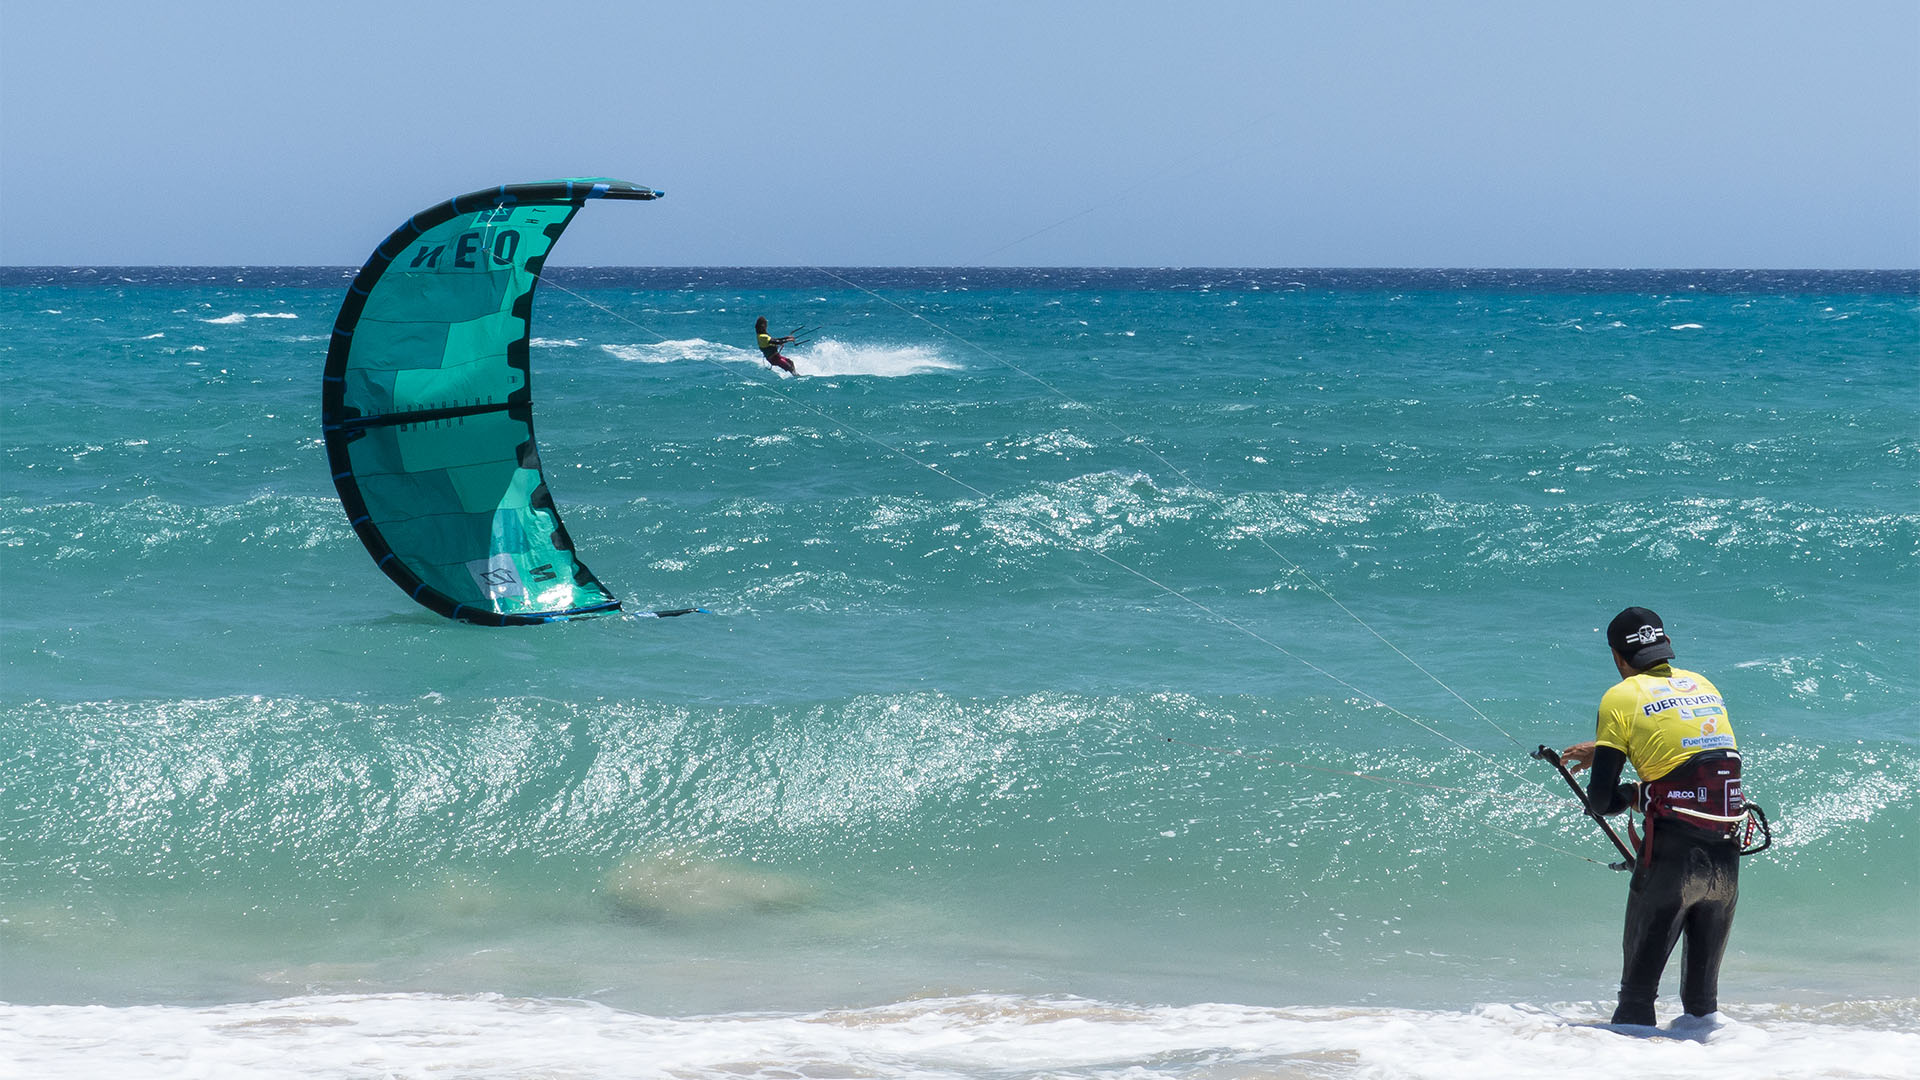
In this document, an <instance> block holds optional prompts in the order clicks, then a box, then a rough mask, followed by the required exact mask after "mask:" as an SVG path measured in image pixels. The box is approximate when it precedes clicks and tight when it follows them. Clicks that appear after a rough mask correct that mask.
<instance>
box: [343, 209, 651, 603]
mask: <svg viewBox="0 0 1920 1080" xmlns="http://www.w3.org/2000/svg"><path fill="white" fill-rule="evenodd" d="M660 195H661V193H660V192H658V191H654V190H652V189H650V188H645V187H641V186H640V185H638V184H631V183H628V182H626V181H624V180H605V179H592V180H551V181H547V182H544V183H537V184H506V185H503V186H501V187H497V188H490V189H488V190H485V191H476V192H473V193H471V194H467V195H462V196H460V197H458V198H455V199H449V200H448V201H446V202H443V203H441V204H440V205H438V206H435V207H433V208H432V209H429V210H423V211H421V212H420V213H418V214H415V215H414V216H413V217H412V218H411V219H409V220H408V221H407V223H406V224H405V225H402V226H401V227H400V228H398V229H396V230H394V232H393V234H392V235H391V236H389V237H387V239H386V240H385V241H384V242H382V243H381V244H380V246H379V247H378V248H376V249H374V252H373V255H372V256H371V257H370V258H368V259H367V262H366V265H365V266H363V267H361V268H360V273H359V275H358V276H356V277H355V278H354V279H353V285H352V286H351V287H350V288H348V290H347V297H346V300H345V301H344V302H342V303H341V305H340V315H339V317H338V318H337V319H336V320H335V321H334V324H333V339H332V342H331V344H329V345H328V347H327V367H326V374H325V377H324V381H323V384H322V390H321V405H320V424H321V430H322V432H323V433H324V435H325V439H326V445H327V462H328V465H329V466H330V467H331V469H332V472H333V483H334V487H335V488H337V489H338V490H339V492H340V502H341V504H342V505H343V506H345V508H346V511H347V517H348V519H349V520H350V521H352V523H353V530H354V532H355V533H357V534H359V537H360V540H361V542H362V543H364V544H365V545H366V546H367V551H368V552H369V553H371V554H372V555H373V559H374V562H375V563H376V564H377V565H378V566H379V567H380V569H381V570H382V571H384V572H385V573H386V575H387V576H388V577H389V578H392V579H393V581H394V583H395V584H397V585H399V586H400V588H401V589H402V590H403V591H405V592H406V593H407V595H409V596H411V597H413V598H414V599H415V600H417V601H419V602H420V603H421V604H424V605H426V606H427V607H429V608H432V609H433V610H434V611H437V612H439V613H440V614H442V615H445V616H446V617H448V618H450V619H459V620H461V621H463V622H470V623H480V624H483V625H487V626H519V625H526V624H530V623H544V622H552V621H555V620H558V619H569V618H574V617H577V616H582V615H596V614H602V613H605V612H610V611H617V610H619V608H620V601H619V600H617V599H615V598H614V596H613V594H612V593H611V592H609V591H608V590H607V587H606V586H604V585H602V584H601V583H600V581H599V579H598V578H595V577H594V576H593V573H592V572H591V571H589V570H588V569H587V567H586V564H585V563H582V562H581V561H580V559H579V558H578V556H577V555H576V554H575V553H574V549H573V540H572V538H570V537H569V536H568V535H567V528H566V526H565V525H563V524H561V521H560V512H559V510H558V509H557V508H556V507H555V506H554V504H553V498H552V496H551V495H549V494H548V493H547V482H546V477H545V476H543V475H542V474H541V472H540V452H539V450H538V448H537V445H536V443H535V442H534V437H533V396H532V379H531V377H530V370H529V364H528V351H529V344H528V343H529V339H530V337H531V325H532V321H533V289H534V286H535V285H536V284H538V283H539V281H540V270H541V267H542V265H543V264H544V263H545V262H546V258H547V253H548V252H550V251H551V250H552V249H553V245H554V243H555V242H556V241H558V240H559V239H560V233H561V232H562V231H563V230H565V229H566V227H567V223H568V222H570V221H572V220H573V215H574V214H575V213H576V212H578V211H579V209H580V207H581V206H583V205H585V203H586V201H587V200H588V199H657V198H659V197H660ZM657 614H662V615H665V614H679V613H678V612H658V613H657Z"/></svg>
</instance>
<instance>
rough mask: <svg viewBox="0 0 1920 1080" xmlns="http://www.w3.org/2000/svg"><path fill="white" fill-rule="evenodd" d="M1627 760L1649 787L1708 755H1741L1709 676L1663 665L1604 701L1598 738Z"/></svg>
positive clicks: (1633, 679) (1619, 687)
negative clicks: (1707, 752)
mask: <svg viewBox="0 0 1920 1080" xmlns="http://www.w3.org/2000/svg"><path fill="white" fill-rule="evenodd" d="M1594 742H1595V743H1596V744H1598V745H1600V746H1610V747H1612V748H1614V749H1615V750H1618V751H1620V752H1621V753H1623V754H1625V755H1627V760H1628V761H1630V762H1632V763H1633V771H1634V772H1635V773H1636V774H1638V775H1639V777H1640V779H1641V780H1643V781H1652V780H1658V779H1660V778H1661V777H1663V776H1665V775H1667V774H1668V773H1670V772H1672V771H1673V770H1674V769H1675V768H1676V767H1677V766H1679V765H1681V764H1683V763H1684V762H1685V761H1686V760H1687V759H1688V758H1691V757H1692V756H1693V755H1695V754H1698V753H1700V752H1702V751H1705V750H1737V749H1739V747H1738V746H1737V745H1736V744H1735V742H1734V739H1733V724H1732V722H1731V721H1730V720H1729V719H1728V717H1727V705H1726V702H1724V701H1722V700H1721V699H1720V691H1719V690H1717V689H1715V688H1714V685H1713V684H1712V683H1710V682H1708V681H1707V680H1706V678H1705V677H1704V676H1701V675H1697V674H1695V673H1694V672H1691V671H1682V670H1681V669H1679V668H1676V667H1674V666H1673V665H1671V664H1659V665H1657V666H1655V667H1652V668H1649V669H1647V670H1646V671H1643V672H1641V673H1639V674H1638V675H1632V676H1629V677H1627V678H1625V679H1622V680H1621V681H1620V682H1619V683H1617V684H1615V685H1614V687H1613V689H1611V690H1608V691H1607V693H1606V696H1604V697H1602V698H1601V699H1600V722H1599V727H1598V729H1597V732H1596V735H1595V737H1594Z"/></svg>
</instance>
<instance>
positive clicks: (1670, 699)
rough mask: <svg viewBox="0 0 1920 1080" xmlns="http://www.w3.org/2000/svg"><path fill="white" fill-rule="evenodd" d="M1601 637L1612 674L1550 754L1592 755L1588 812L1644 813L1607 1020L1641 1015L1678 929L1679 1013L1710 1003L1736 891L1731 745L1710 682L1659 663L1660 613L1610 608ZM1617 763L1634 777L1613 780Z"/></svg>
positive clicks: (1708, 1009)
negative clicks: (1593, 727)
mask: <svg viewBox="0 0 1920 1080" xmlns="http://www.w3.org/2000/svg"><path fill="white" fill-rule="evenodd" d="M1607 645H1608V646H1609V647H1610V648H1611V649H1612V650H1613V663H1614V667H1615V668H1617V669H1618V670H1619V672H1620V679H1621V681H1620V682H1619V683H1618V684H1617V685H1615V686H1614V687H1613V689H1611V690H1608V691H1607V692H1606V695H1605V696H1604V697H1602V698H1601V699H1600V718H1599V724H1598V729H1597V732H1596V736H1595V739H1594V741H1593V742H1584V743H1579V744H1578V745H1575V746H1569V747H1567V748H1566V749H1565V750H1563V751H1561V755H1562V759H1563V760H1564V762H1565V763H1566V765H1567V767H1568V768H1569V769H1570V770H1572V771H1573V772H1578V771H1580V770H1581V769H1583V768H1586V767H1587V766H1588V765H1589V764H1591V765H1592V767H1593V775H1592V776H1591V777H1590V778H1589V780H1588V782H1587V790H1586V799H1587V806H1588V807H1589V808H1591V809H1592V810H1593V811H1594V812H1595V813H1599V814H1617V813H1619V812H1620V811H1622V810H1624V809H1626V808H1627V807H1628V806H1633V807H1635V808H1636V809H1637V810H1639V811H1640V812H1641V813H1642V814H1645V815H1646V830H1647V831H1646V835H1645V836H1644V837H1637V836H1636V837H1634V838H1633V839H1634V843H1635V852H1634V857H1635V865H1634V869H1633V880H1632V882H1631V883H1630V884H1629V885H1628V887H1627V918H1626V933H1625V936H1624V940H1623V942H1622V950H1623V953H1624V957H1623V965H1622V968H1621V972H1620V1000H1619V1005H1618V1007H1616V1008H1615V1009H1614V1011H1613V1022H1614V1023H1616V1024H1640V1025H1644V1026H1648V1027H1651V1026H1653V1024H1654V1013H1653V1001H1654V998H1655V997H1656V996H1657V995H1658V994H1659V991H1660V973H1661V971H1662V970H1664V969H1665V968H1666V966H1667V958H1668V957H1669V956H1670V955H1672V953H1673V946H1674V944H1675V943H1676V942H1677V941H1679V940H1680V939H1681V938H1682V937H1684V938H1685V939H1686V943H1687V944H1686V948H1685V949H1684V950H1682V951H1681V954H1680V955H1681V959H1680V1003H1681V1006H1682V1008H1684V1009H1685V1010H1686V1013H1687V1015H1688V1016H1689V1017H1695V1018H1701V1017H1706V1016H1708V1015H1710V1014H1712V1013H1714V1012H1716V1011H1717V1010H1718V1009H1719V998H1720V958H1721V956H1722V955H1723V954H1724V953H1725V952H1726V948H1727V932H1728V931H1729V930H1731V929H1732V927H1733V909H1734V905H1735V903H1736V902H1737V901H1738V900H1739V899H1740V841H1739V839H1738V838H1737V837H1736V835H1735V833H1734V828H1735V825H1736V823H1737V822H1739V821H1740V820H1742V815H1743V814H1744V812H1745V809H1746V804H1745V802H1744V801H1743V799H1742V797H1741V793H1740V751H1739V750H1738V749H1737V748H1736V747H1735V745H1734V739H1733V726H1732V724H1731V723H1729V721H1728V717H1727V707H1726V703H1725V702H1724V701H1722V700H1721V698H1720V692H1719V691H1718V690H1716V689H1714V686H1713V684H1712V683H1710V682H1708V681H1707V680H1706V679H1705V678H1704V677H1703V676H1700V675H1697V674H1695V673H1694V672H1691V671H1684V670H1682V669H1680V668H1676V667H1674V666H1673V665H1672V664H1671V663H1670V661H1671V660H1672V659H1673V642H1672V639H1670V638H1669V637H1668V636H1667V631H1666V627H1665V625H1664V624H1663V623H1661V621H1660V616H1658V615H1656V614H1654V613H1653V612H1651V611H1649V610H1647V609H1646V608H1642V607H1630V608H1628V609H1626V610H1625V611H1622V612H1621V613H1620V614H1618V615H1616V616H1614V618H1613V621H1612V622H1610V623H1608V624H1607ZM1628 762H1632V763H1633V771H1634V773H1635V775H1637V776H1638V777H1639V778H1640V782H1639V783H1637V784H1622V783H1620V782H1619V781H1620V770H1621V767H1622V766H1623V765H1625V764H1626V763H1628ZM1628 834H1629V836H1632V835H1633V830H1632V828H1631V826H1629V829H1628Z"/></svg>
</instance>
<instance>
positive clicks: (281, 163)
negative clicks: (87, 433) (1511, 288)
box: [0, 0, 1920, 267]
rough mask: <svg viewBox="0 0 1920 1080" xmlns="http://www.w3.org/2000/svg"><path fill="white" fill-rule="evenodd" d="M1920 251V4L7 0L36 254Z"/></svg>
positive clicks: (1643, 261) (1589, 261) (1310, 255)
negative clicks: (477, 222) (637, 197)
mask: <svg viewBox="0 0 1920 1080" xmlns="http://www.w3.org/2000/svg"><path fill="white" fill-rule="evenodd" d="M583 175H602V176H616V177H620V178H623V179H630V180H636V181H638V182H640V183H644V184H649V185H652V186H654V187H658V188H662V189H664V190H666V191H667V192H668V193H669V194H668V198H667V199H665V200H662V201H659V202H654V203H646V204H621V205H605V206H594V207H590V208H589V209H588V210H587V211H586V214H587V215H591V217H587V216H583V217H582V218H581V220H580V221H579V222H577V223H576V224H575V226H574V228H573V229H572V230H571V231H570V232H569V233H568V236H567V241H566V243H565V244H563V245H561V247H560V249H559V250H558V253H557V255H556V261H558V262H560V263H563V264H573V265H796V264H797V265H827V266H836V265H1056V266H1057V265H1122V266H1597V267H1618V266H1631V267H1914V266H1920V4H1915V3H1913V2H1912V0H1898V2H1885V3H1883V2H1871V0H1863V2H1858V3H1846V4H1838V5H1808V4H1803V3H1795V4H1784V3H1768V2H1757V3H1719V2H1715V3H1686V2H1682V0H1665V2H1661V3H1640V2H1633V0H1629V2H1614V3H1605V4H1573V3H1551V2H1549V3H1539V2H1531V3H1520V2H1513V3H1507V2H1501V3H1466V2H1438V0H1435V2H1427V3H1392V2H1378V3H1335V2H1333V0H1322V2H1318V3H1290V2H1283V0H1275V2H1269V3H1211V2H1206V0H1184V2H1182V3H1180V4H1146V3H1131V2H1127V0H1113V2H1110V3H1050V2H1047V0H1021V2H1013V3H996V2H979V3H966V4H959V3H911V2H906V0H895V2H888V3H864V2H862V3H838V2H832V0H817V2H812V3H728V2H714V3H690V4H658V3H652V4H641V3H610V4H602V5H597V6H596V5H569V4H533V3H520V4H509V3H498V2H493V0H462V2H458V3H452V2H439V0H426V2H418V3H409V2H407V0H388V2H385V3H364V2H358V0H330V2H328V3H325V4H290V3H275V2H266V0H246V2H234V3H216V2H207V0H178V2H174V3H134V2H118V3H116V2H110V0H109V2H99V3H71V4H55V3H43V2H33V0H0V263H6V264H13V265H23V264H176V263H177V264H233V263H240V264H328V265H357V264H359V263H360V262H361V261H362V260H363V259H364V258H365V257H366V254H367V252H368V251H369V250H370V249H371V248H372V246H373V245H374V243H376V242H377V241H378V240H379V239H380V238H381V237H383V236H384V235H385V234H386V233H387V232H388V231H389V230H390V229H392V228H393V227H394V226H395V225H397V224H399V223H400V221H401V220H403V219H404V218H405V217H406V216H407V215H408V214H410V213H412V212H413V211H415V210H418V209H422V208H424V207H426V206H429V205H431V204H433V203H436V202H438V201H440V200H442V199H444V198H446V197H448V196H450V195H453V194H456V193H459V192H463V191H468V190H473V189H475V188H480V187H486V186H491V185H492V184H495V183H499V182H503V181H511V180H536V179H548V178H552V177H559V176H583Z"/></svg>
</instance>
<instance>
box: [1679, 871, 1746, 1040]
mask: <svg viewBox="0 0 1920 1080" xmlns="http://www.w3.org/2000/svg"><path fill="white" fill-rule="evenodd" d="M1688 857H1689V860H1690V861H1692V860H1695V859H1696V858H1697V860H1698V861H1697V862H1696V863H1695V864H1694V865H1695V872H1693V873H1692V874H1690V875H1689V878H1690V880H1689V881H1688V883H1687V885H1688V897H1687V899H1688V900H1689V901H1690V904H1689V906H1688V908H1687V923H1686V931H1685V940H1686V944H1685V946H1684V947H1683V949H1682V951H1681V953H1680V1007H1681V1008H1683V1009H1685V1010H1686V1012H1687V1015H1689V1016H1705V1015H1707V1014H1708V1013H1710V1012H1716V1011H1718V1010H1719V1008H1720V959H1721V957H1723V956H1725V955H1726V952H1727V934H1728V932H1729V931H1731V930H1732V929H1733V909H1734V907H1735V906H1736V905H1737V904H1738V903H1739V902H1740V852H1739V849H1738V848H1737V847H1736V846H1735V845H1734V844H1733V843H1732V842H1731V841H1726V840H1720V841H1712V842H1708V843H1706V844H1703V845H1701V846H1700V847H1697V848H1695V849H1694V850H1693V851H1691V852H1689V853H1688Z"/></svg>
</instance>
